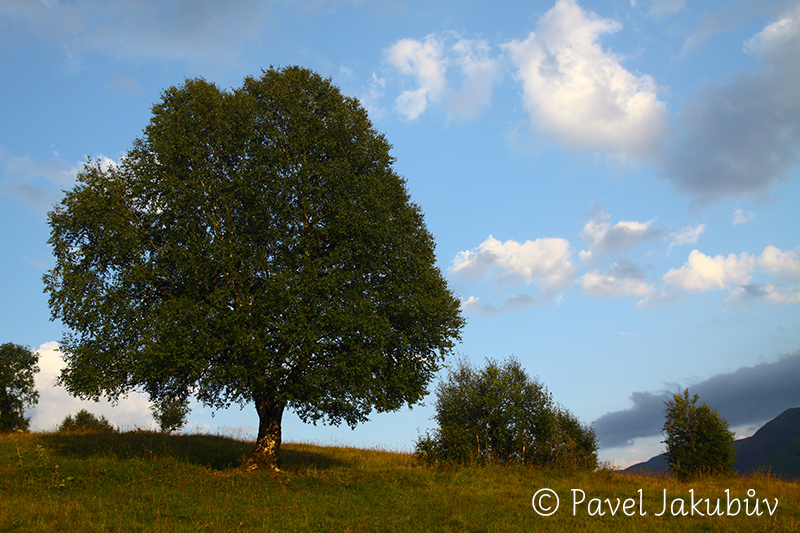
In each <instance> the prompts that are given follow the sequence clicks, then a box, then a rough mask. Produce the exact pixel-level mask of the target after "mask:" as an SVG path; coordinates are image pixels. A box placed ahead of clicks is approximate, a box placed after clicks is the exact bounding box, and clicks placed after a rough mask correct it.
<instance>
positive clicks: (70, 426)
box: [58, 409, 117, 433]
mask: <svg viewBox="0 0 800 533" xmlns="http://www.w3.org/2000/svg"><path fill="white" fill-rule="evenodd" d="M58 431H61V432H64V431H84V432H91V433H105V432H109V433H116V432H117V430H116V429H115V428H114V426H112V425H111V422H109V421H108V419H107V418H106V417H104V416H103V415H100V417H97V416H95V415H93V414H92V413H90V412H89V411H87V410H86V409H81V410H80V411H78V412H77V413H76V414H75V416H72V415H67V417H66V418H65V419H64V421H63V422H61V425H60V426H58Z"/></svg>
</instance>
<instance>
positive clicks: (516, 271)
mask: <svg viewBox="0 0 800 533" xmlns="http://www.w3.org/2000/svg"><path fill="white" fill-rule="evenodd" d="M571 257H572V251H571V250H570V246H569V242H568V241H567V240H565V239H559V238H539V239H536V240H535V241H525V242H524V243H519V242H517V241H514V240H508V241H506V242H500V241H499V240H497V239H495V238H494V237H493V236H491V235H490V236H489V238H488V239H486V240H485V241H484V242H482V243H481V244H480V246H478V247H477V248H475V249H473V250H466V251H463V252H459V253H458V254H457V255H456V257H455V259H453V265H452V266H451V268H450V270H451V271H452V272H454V273H456V274H459V275H460V276H461V277H462V278H463V279H466V280H471V279H477V278H480V277H484V276H486V275H488V274H489V273H494V275H493V279H494V281H495V282H497V283H498V284H501V285H515V284H520V283H524V284H530V283H535V284H536V285H538V287H539V289H540V290H541V291H542V292H543V293H544V294H545V295H547V296H552V295H553V294H555V293H556V292H557V291H558V290H561V289H565V288H567V287H569V286H571V285H572V283H573V282H574V280H575V266H574V265H573V264H572V261H571Z"/></svg>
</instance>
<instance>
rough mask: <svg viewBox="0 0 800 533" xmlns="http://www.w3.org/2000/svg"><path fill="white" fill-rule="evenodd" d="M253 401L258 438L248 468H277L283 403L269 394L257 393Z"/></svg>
mask: <svg viewBox="0 0 800 533" xmlns="http://www.w3.org/2000/svg"><path fill="white" fill-rule="evenodd" d="M255 401H256V411H257V412H258V439H257V440H256V450H255V452H254V453H253V459H252V460H251V461H250V465H249V469H251V470H254V469H256V468H264V469H269V470H278V458H279V455H280V450H281V419H282V418H283V408H284V404H282V403H279V402H277V401H275V399H274V398H273V397H271V396H260V395H259V396H256V398H255Z"/></svg>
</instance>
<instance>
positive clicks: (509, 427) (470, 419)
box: [416, 358, 597, 469]
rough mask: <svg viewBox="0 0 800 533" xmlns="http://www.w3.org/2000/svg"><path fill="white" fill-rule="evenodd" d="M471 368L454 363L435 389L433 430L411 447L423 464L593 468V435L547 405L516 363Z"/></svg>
mask: <svg viewBox="0 0 800 533" xmlns="http://www.w3.org/2000/svg"><path fill="white" fill-rule="evenodd" d="M487 363H488V364H487V366H486V368H484V369H482V370H477V369H474V368H473V367H472V366H471V365H470V364H469V363H468V362H466V361H463V360H462V361H459V363H458V366H457V367H456V368H455V369H454V370H452V371H451V372H450V374H449V375H448V377H447V379H446V380H443V381H442V382H440V383H439V386H438V387H437V389H436V405H435V406H436V415H435V416H434V419H435V420H436V421H437V422H438V423H439V428H438V429H435V430H433V431H432V432H427V433H426V434H425V435H424V436H421V437H420V438H419V440H418V441H417V443H416V453H417V455H418V456H419V457H421V458H422V459H423V460H425V461H428V462H437V461H454V462H459V463H467V464H472V463H485V462H500V463H521V464H531V465H543V464H557V465H560V466H577V467H580V468H587V469H593V468H594V467H595V466H596V465H597V436H596V435H595V432H594V429H592V428H591V427H587V426H586V425H584V424H582V423H581V422H580V421H579V420H578V419H577V418H576V417H575V415H573V414H572V413H571V412H569V411H568V410H566V409H565V408H563V407H561V406H559V405H557V404H555V403H554V402H553V399H552V396H551V394H550V393H549V392H548V391H547V389H546V388H545V387H544V385H542V384H541V383H540V382H539V381H538V380H536V379H531V378H529V377H528V375H527V373H526V372H525V370H524V369H523V368H522V367H521V366H520V364H519V361H517V360H516V359H514V358H510V359H509V360H508V361H506V362H505V363H504V364H503V365H498V364H497V363H495V362H494V361H488V362H487Z"/></svg>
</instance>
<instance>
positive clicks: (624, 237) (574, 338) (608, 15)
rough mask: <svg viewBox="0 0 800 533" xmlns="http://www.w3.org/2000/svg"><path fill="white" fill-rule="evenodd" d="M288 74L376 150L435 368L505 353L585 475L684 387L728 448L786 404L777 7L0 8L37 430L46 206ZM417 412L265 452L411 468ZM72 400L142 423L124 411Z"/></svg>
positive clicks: (792, 329)
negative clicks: (418, 242) (581, 431)
mask: <svg viewBox="0 0 800 533" xmlns="http://www.w3.org/2000/svg"><path fill="white" fill-rule="evenodd" d="M293 64H299V65H302V66H304V67H308V68H311V69H313V70H315V71H317V72H319V73H320V74H322V75H323V76H326V77H330V78H331V79H332V80H333V82H334V83H335V84H336V85H337V86H339V87H340V88H341V90H342V91H343V92H344V93H345V94H348V95H351V96H355V97H357V98H359V99H360V101H361V102H362V104H363V105H364V106H365V107H366V108H367V109H368V111H369V115H370V118H371V119H372V121H373V123H374V125H375V127H376V129H377V130H378V131H380V132H382V133H384V134H385V135H386V137H387V139H388V140H389V142H390V143H392V144H393V155H394V156H395V157H396V160H397V161H396V165H395V167H396V170H397V171H398V173H400V174H401V175H402V176H404V177H405V178H406V179H407V180H408V189H409V192H410V194H411V196H412V199H413V200H414V201H415V202H416V203H418V204H419V205H420V206H421V207H422V209H423V211H424V213H425V217H426V223H427V225H428V228H429V230H430V231H431V232H432V233H433V235H434V237H435V240H436V245H437V250H436V251H437V258H438V264H439V266H440V268H441V269H442V271H443V272H444V274H445V275H446V277H447V279H448V281H449V283H450V286H451V288H452V289H453V290H454V291H455V293H456V294H457V295H458V296H459V298H461V300H462V302H463V304H462V305H463V310H464V314H465V316H466V317H467V320H468V324H467V326H466V328H465V330H464V335H463V342H462V343H461V344H460V345H459V346H458V354H459V355H461V356H465V357H468V358H469V359H470V360H471V361H472V362H473V363H476V364H482V363H483V362H484V361H485V359H486V358H487V357H489V358H494V359H498V360H502V359H504V358H506V357H508V356H510V355H514V356H515V357H517V358H518V359H519V360H520V361H521V362H522V364H523V366H524V367H525V368H526V369H527V370H528V372H529V373H530V374H531V375H532V376H538V378H539V379H540V380H541V381H542V382H543V383H544V384H545V385H546V386H547V387H548V389H549V390H550V391H551V392H552V393H553V396H554V399H555V400H556V401H557V402H559V403H561V404H563V405H564V406H565V407H567V408H569V409H570V410H572V411H573V412H574V413H575V414H576V415H578V417H579V418H580V419H581V420H583V421H585V422H587V423H592V422H594V423H595V427H596V429H597V431H598V434H599V436H600V444H601V447H602V449H601V458H602V459H604V460H608V461H613V462H615V463H617V464H620V465H622V464H628V463H631V462H636V461H638V460H643V459H647V458H649V457H650V456H652V455H653V454H655V453H658V452H660V451H661V444H660V442H659V441H660V440H661V438H662V437H661V436H660V435H659V429H660V427H661V425H662V423H663V399H664V397H665V395H666V394H669V393H670V392H675V391H677V390H679V389H682V388H683V387H689V388H690V389H691V390H693V391H696V392H698V393H700V394H701V399H704V400H706V401H707V402H708V403H709V404H710V405H711V406H712V407H714V408H716V409H718V410H719V412H720V413H721V414H723V415H724V416H726V418H728V420H729V421H730V422H731V426H732V428H734V429H735V430H736V432H737V435H739V436H744V435H749V434H752V432H753V431H754V430H755V429H756V428H757V427H758V426H759V425H761V424H762V423H763V422H765V421H767V420H769V419H771V418H773V417H775V416H777V415H778V414H780V413H781V412H782V411H783V410H785V409H787V408H790V407H796V406H798V405H800V387H797V386H796V384H797V383H798V381H799V380H800V327H798V326H800V306H799V305H798V304H800V231H799V230H798V228H800V214H799V213H800V210H799V209H798V207H800V184H799V183H798V168H799V167H798V163H800V4H798V2H796V1H748V0H741V1H724V2H723V1H719V2H715V1H704V2H697V1H692V0H610V1H608V0H607V1H603V2H589V1H582V2H577V1H573V0H558V1H555V2H554V1H553V0H548V1H546V2H539V1H533V2H532V1H526V2H513V1H509V2H500V3H498V2H495V3H491V4H490V3H487V2H470V1H459V2H453V1H448V0H441V1H440V0H435V1H430V0H428V1H425V2H417V1H405V0H396V1H385V2H379V1H369V0H362V1H358V0H352V1H346V0H308V1H289V0H284V1H279V0H275V1H255V0H253V1H250V0H242V1H238V2H221V1H214V0H200V1H195V2H189V1H186V0H183V1H178V0H173V1H162V0H136V1H133V0H121V1H117V2H100V1H99V0H72V1H59V0H0V73H2V75H0V117H2V121H0V223H1V224H2V233H1V234H0V249H2V254H1V255H0V269H1V270H0V302H2V305H0V342H16V343H20V344H25V345H28V346H31V347H33V348H35V349H39V350H40V353H41V354H42V364H41V366H42V372H41V373H40V375H39V378H38V383H39V386H40V389H41V392H42V399H41V401H40V404H39V406H37V407H36V408H35V409H34V410H32V411H31V414H32V415H33V425H34V427H36V428H39V429H51V428H52V427H53V426H54V425H55V424H57V423H58V422H60V420H61V419H63V417H64V416H65V415H66V414H67V413H69V412H74V411H75V410H77V409H78V408H80V406H81V405H82V404H80V402H78V401H77V400H75V399H71V398H68V397H67V396H66V395H65V393H64V391H63V390H59V389H57V388H54V387H52V380H53V379H54V376H55V375H56V373H57V371H58V368H59V364H60V363H59V359H58V354H57V352H56V351H55V348H56V346H57V345H56V344H55V343H56V342H58V341H59V339H60V338H61V326H60V324H59V323H55V322H51V321H49V316H50V314H49V309H48V306H47V299H46V295H45V294H43V292H42V288H43V284H42V281H41V277H42V274H43V273H44V272H45V270H47V269H48V268H51V267H52V265H53V259H52V257H51V255H50V250H49V247H48V245H47V239H48V236H49V228H48V226H47V223H46V213H47V211H48V210H49V209H50V207H51V206H52V204H53V203H54V202H57V201H58V200H59V198H60V196H61V191H62V190H63V189H69V188H71V187H72V185H73V183H74V178H75V175H76V173H77V172H78V170H79V169H80V168H81V166H82V165H83V163H84V162H85V161H86V159H87V157H92V158H102V159H106V160H108V161H119V159H120V158H121V157H122V156H123V155H124V154H125V152H126V150H127V149H129V148H130V146H131V143H132V141H133V139H134V138H136V137H137V136H139V135H140V134H141V132H142V129H143V128H144V127H145V126H146V125H147V122H148V120H149V117H150V108H151V106H152V105H153V104H154V103H156V102H158V100H159V98H160V94H161V92H162V91H163V90H164V89H166V88H168V87H170V86H172V85H179V84H181V83H182V82H183V80H185V79H186V78H195V77H203V78H205V79H207V80H209V81H212V82H214V83H216V84H217V85H218V86H219V87H221V88H232V87H238V86H240V85H241V83H242V80H243V78H244V77H245V76H248V75H254V76H257V75H258V74H259V73H260V71H261V69H262V68H268V67H269V66H270V65H274V66H276V67H280V66H285V65H293ZM432 400H433V398H429V399H428V401H427V406H426V407H415V408H414V409H413V410H410V411H409V410H408V409H403V410H401V411H399V412H397V413H391V414H384V415H380V416H375V417H373V418H372V420H371V421H370V422H368V423H366V424H364V425H362V426H359V427H358V428H357V429H356V430H354V431H352V430H350V429H349V428H347V427H343V428H330V427H324V426H320V427H314V426H307V425H304V424H302V423H301V422H300V421H299V420H298V419H297V417H296V416H294V415H293V414H291V413H289V414H287V415H286V417H285V420H284V439H286V440H295V441H304V440H309V441H315V442H321V443H331V442H335V443H343V444H353V445H359V446H375V445H377V446H383V447H386V448H391V449H411V447H412V446H413V441H414V439H415V438H416V437H417V433H418V431H421V432H424V431H425V430H426V429H427V428H430V427H432V426H433V424H434V423H433V421H431V420H430V417H431V415H432V414H433V411H432V407H431V405H432V403H433V401H432ZM88 407H89V409H90V410H94V411H95V412H98V413H103V414H105V415H106V416H107V417H108V418H109V419H110V420H111V421H112V422H115V423H117V424H119V425H123V426H125V425H127V426H128V427H132V426H134V425H140V426H141V425H146V424H151V423H152V421H151V419H150V417H149V412H148V410H147V401H146V398H143V397H141V396H136V395H132V396H131V397H130V398H128V399H127V400H124V401H122V402H121V403H120V404H119V405H118V406H116V407H112V406H109V405H107V404H105V403H103V404H100V405H94V406H93V405H89V406H88ZM190 425H191V426H192V427H195V428H205V429H207V430H224V431H240V432H242V433H244V434H247V433H251V432H253V431H254V428H255V426H256V415H255V410H254V409H252V407H251V406H248V407H247V408H245V409H244V410H242V411H240V410H239V409H238V408H234V409H231V410H230V411H225V412H217V413H216V414H215V416H214V417H211V412H210V411H209V410H208V409H206V408H204V407H203V406H199V405H198V406H195V409H194V410H193V412H192V414H191V415H190Z"/></svg>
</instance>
